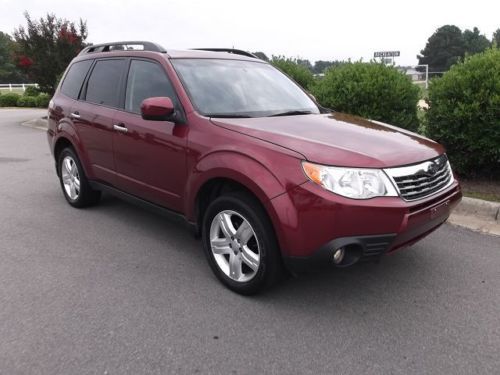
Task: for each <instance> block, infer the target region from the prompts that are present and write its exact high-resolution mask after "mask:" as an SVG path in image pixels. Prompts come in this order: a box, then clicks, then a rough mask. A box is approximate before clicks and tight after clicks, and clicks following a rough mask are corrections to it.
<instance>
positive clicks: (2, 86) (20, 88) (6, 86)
mask: <svg viewBox="0 0 500 375" xmlns="http://www.w3.org/2000/svg"><path fill="white" fill-rule="evenodd" d="M28 86H33V87H38V85H37V84H36V83H0V92H6V91H8V92H24V91H25V90H26V87H28Z"/></svg>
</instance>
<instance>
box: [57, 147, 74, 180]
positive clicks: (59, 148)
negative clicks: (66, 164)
mask: <svg viewBox="0 0 500 375" xmlns="http://www.w3.org/2000/svg"><path fill="white" fill-rule="evenodd" d="M66 147H71V148H73V144H72V143H71V142H70V141H69V140H68V139H67V138H59V139H58V140H57V142H56V145H55V147H54V161H55V165H56V173H57V175H58V176H59V167H58V166H57V162H58V160H59V155H60V154H61V152H62V150H64V149H65V148H66Z"/></svg>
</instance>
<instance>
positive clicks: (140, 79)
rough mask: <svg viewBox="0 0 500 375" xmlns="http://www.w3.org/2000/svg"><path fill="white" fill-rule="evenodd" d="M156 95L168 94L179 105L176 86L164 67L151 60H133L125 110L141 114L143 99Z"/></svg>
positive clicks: (129, 74)
mask: <svg viewBox="0 0 500 375" xmlns="http://www.w3.org/2000/svg"><path fill="white" fill-rule="evenodd" d="M155 96H168V97H169V98H170V99H172V102H173V103H174V106H175V107H177V105H176V102H177V100H176V95H175V91H174V88H173V87H172V84H171V83H170V80H169V79H168V77H167V75H166V73H165V72H164V71H163V69H162V67H161V66H160V65H158V64H156V63H154V62H150V61H144V60H132V61H131V63H130V70H129V73H128V78H127V90H126V92H125V110H126V111H129V112H134V113H139V114H140V113H141V103H142V101H143V100H144V99H147V98H151V97H155Z"/></svg>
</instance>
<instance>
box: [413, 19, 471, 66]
mask: <svg viewBox="0 0 500 375" xmlns="http://www.w3.org/2000/svg"><path fill="white" fill-rule="evenodd" d="M420 53H421V55H418V56H417V58H418V61H419V62H418V63H419V64H429V70H430V71H433V72H444V71H447V70H448V69H449V68H450V66H452V65H453V64H455V63H456V62H457V61H458V60H459V59H460V58H462V57H463V56H464V54H465V42H464V38H463V35H462V31H461V30H460V29H459V28H458V27H457V26H454V25H445V26H441V27H440V28H438V29H437V30H436V31H435V32H434V34H432V35H431V37H430V38H429V39H428V40H427V44H426V45H425V48H424V49H423V50H422V51H420Z"/></svg>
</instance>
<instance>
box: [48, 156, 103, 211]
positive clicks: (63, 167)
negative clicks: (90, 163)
mask: <svg viewBox="0 0 500 375" xmlns="http://www.w3.org/2000/svg"><path fill="white" fill-rule="evenodd" d="M57 167H58V170H59V180H60V182H61V188H62V191H63V194H64V197H65V198H66V200H67V201H68V203H69V204H70V205H72V206H73V207H77V208H81V207H87V206H91V205H94V204H96V203H98V202H99V199H100V197H101V192H100V191H97V190H93V189H92V187H91V186H90V184H89V182H88V180H87V177H86V176H85V172H84V171H83V168H82V165H81V163H80V160H79V159H78V156H77V155H76V153H75V151H74V150H73V149H72V148H70V147H67V148H65V149H64V150H62V151H61V153H60V154H59V159H58V164H57Z"/></svg>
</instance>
